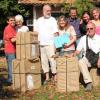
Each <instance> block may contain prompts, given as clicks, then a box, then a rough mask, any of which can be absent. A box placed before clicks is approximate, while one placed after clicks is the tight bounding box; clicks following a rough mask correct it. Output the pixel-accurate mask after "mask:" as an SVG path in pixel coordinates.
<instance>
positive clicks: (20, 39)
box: [16, 31, 38, 45]
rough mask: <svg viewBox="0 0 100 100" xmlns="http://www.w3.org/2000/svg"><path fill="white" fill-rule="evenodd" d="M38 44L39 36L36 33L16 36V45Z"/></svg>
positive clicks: (22, 33) (21, 33)
mask: <svg viewBox="0 0 100 100" xmlns="http://www.w3.org/2000/svg"><path fill="white" fill-rule="evenodd" d="M34 42H35V43H38V34H36V32H31V31H29V32H19V33H17V36H16V44H17V45H18V44H30V43H34Z"/></svg>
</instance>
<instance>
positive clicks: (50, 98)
mask: <svg viewBox="0 0 100 100" xmlns="http://www.w3.org/2000/svg"><path fill="white" fill-rule="evenodd" d="M2 67H3V68H6V63H5V60H4V61H3V60H1V61H0V68H2ZM3 73H7V72H6V71H4V72H0V77H2V74H3ZM5 76H7V75H5ZM0 100H100V86H97V87H94V88H93V90H92V91H91V92H85V90H84V87H83V85H82V84H80V90H79V91H78V92H69V93H59V92H57V90H56V86H54V85H53V84H52V82H50V83H49V84H48V85H45V86H43V85H42V86H41V87H40V88H39V89H38V90H34V93H33V94H32V92H29V94H28V93H18V92H16V91H13V90H12V89H11V87H8V86H3V87H2V93H1V94H0Z"/></svg>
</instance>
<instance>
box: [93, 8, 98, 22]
mask: <svg viewBox="0 0 100 100" xmlns="http://www.w3.org/2000/svg"><path fill="white" fill-rule="evenodd" d="M92 15H93V18H94V19H96V20H98V19H99V17H100V12H99V11H98V10H97V9H94V10H93V11H92Z"/></svg>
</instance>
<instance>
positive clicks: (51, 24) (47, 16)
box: [34, 5, 58, 84]
mask: <svg viewBox="0 0 100 100" xmlns="http://www.w3.org/2000/svg"><path fill="white" fill-rule="evenodd" d="M34 31H36V32H38V40H39V42H40V51H41V63H42V69H43V72H44V73H45V76H46V79H45V81H44V84H47V83H48V81H49V62H50V66H51V72H52V75H53V79H54V81H56V62H55V60H54V58H53V57H52V56H53V55H54V54H55V48H54V44H53V39H54V36H55V34H56V32H58V29H57V22H56V19H55V18H54V17H52V16H51V7H50V5H44V6H43V16H42V17H40V18H39V19H38V20H37V22H36V24H35V27H34Z"/></svg>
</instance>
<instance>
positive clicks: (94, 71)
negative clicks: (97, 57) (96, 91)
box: [90, 67, 100, 86]
mask: <svg viewBox="0 0 100 100" xmlns="http://www.w3.org/2000/svg"><path fill="white" fill-rule="evenodd" d="M90 75H91V77H92V82H93V86H99V85H100V69H98V68H96V67H93V68H91V70H90Z"/></svg>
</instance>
